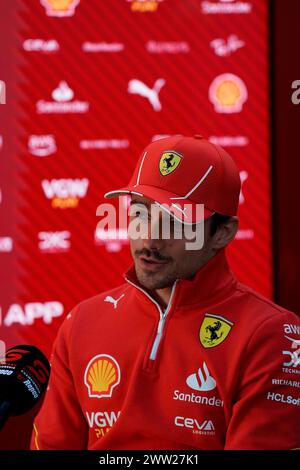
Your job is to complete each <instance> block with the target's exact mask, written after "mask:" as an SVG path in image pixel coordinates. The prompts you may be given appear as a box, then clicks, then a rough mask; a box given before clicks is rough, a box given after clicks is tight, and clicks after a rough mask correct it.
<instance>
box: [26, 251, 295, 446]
mask: <svg viewBox="0 0 300 470" xmlns="http://www.w3.org/2000/svg"><path fill="white" fill-rule="evenodd" d="M125 279H126V283H125V284H123V285H121V286H120V287H118V288H115V289H113V290H111V291H109V292H105V293H103V294H100V295H98V296H96V297H94V298H92V299H89V300H87V301H84V302H82V303H81V304H80V305H79V306H77V307H75V308H74V310H73V311H72V312H71V313H70V314H69V315H68V317H67V318H66V320H65V321H64V323H63V325H62V327H61V329H60V331H59V333H58V336H57V339H56V342H55V344H54V349H53V355H52V374H51V379H50V387H49V390H48V392H47V395H46V398H45V402H44V404H43V407H42V409H41V411H40V413H39V415H38V417H37V419H36V421H35V424H34V432H33V436H32V448H35V449H94V450H95V449H291V448H296V447H299V446H300V428H299V419H300V399H299V388H300V321H299V318H298V317H297V316H296V315H295V314H293V313H291V312H288V311H286V310H285V309H283V308H281V307H279V306H278V305H275V304H274V303H272V302H271V301H269V300H267V299H265V298H264V297H262V296H260V295H259V294H257V293H255V292H254V291H252V290H251V289H250V288H248V287H246V286H244V285H242V284H240V283H239V282H238V281H237V280H236V278H235V277H234V275H233V274H232V272H231V271H230V269H229V267H228V264H227V260H226V256H225V253H224V251H221V252H219V253H218V254H217V255H216V256H215V257H214V258H212V259H211V260H210V261H209V262H208V263H207V264H206V265H205V266H204V267H203V268H202V269H200V270H199V271H198V272H197V273H196V274H195V276H194V278H193V279H191V280H187V279H182V280H177V281H176V282H175V284H174V285H173V288H172V293H171V297H170V301H169V304H168V306H167V308H166V309H165V311H162V309H161V307H160V306H159V305H158V304H157V303H156V302H155V300H154V299H153V298H152V297H151V296H150V294H149V293H148V292H147V291H146V290H144V289H143V287H142V286H141V285H140V284H139V282H138V280H137V278H136V275H135V269H134V266H132V267H131V268H130V269H129V270H128V271H127V273H126V274H125Z"/></svg>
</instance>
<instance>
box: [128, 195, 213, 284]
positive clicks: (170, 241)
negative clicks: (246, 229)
mask: <svg viewBox="0 0 300 470" xmlns="http://www.w3.org/2000/svg"><path fill="white" fill-rule="evenodd" d="M151 205H152V206H153V205H154V206H155V207H156V208H157V207H158V206H157V205H155V204H154V203H153V201H151V200H150V199H147V198H144V197H141V196H134V197H133V198H132V201H131V206H132V208H133V209H134V210H131V215H130V222H132V221H135V220H136V219H139V218H140V219H142V220H143V224H146V225H147V226H148V237H147V238H141V237H140V238H138V239H133V238H130V249H131V254H132V257H133V260H134V263H135V270H136V275H137V278H138V280H139V282H140V283H141V284H142V285H143V286H144V287H145V288H146V289H150V290H151V289H163V288H165V287H171V286H172V285H173V283H174V281H175V280H176V279H178V278H190V277H191V276H193V274H195V272H196V271H198V269H200V267H201V266H203V265H204V264H205V263H206V262H207V261H208V259H209V258H210V257H211V256H212V251H211V244H210V241H211V237H210V236H209V228H210V221H209V220H207V221H205V222H204V244H203V247H202V248H201V249H199V250H189V249H187V248H186V244H187V242H189V240H190V239H189V240H187V238H185V237H184V236H183V237H182V238H180V239H176V236H174V235H175V232H176V230H178V229H179V228H180V227H179V226H178V224H179V223H176V222H175V223H174V222H173V223H172V222H171V230H170V231H171V236H170V237H168V238H165V237H164V236H162V230H161V228H162V225H160V231H159V237H156V238H151V236H150V233H151V229H150V227H151V220H150V219H151V218H150V210H151ZM145 206H147V208H148V214H149V219H148V220H147V219H146V217H145V214H146V213H147V211H145ZM139 207H140V209H141V211H140V210H139ZM152 209H153V207H152ZM155 212H157V211H155V210H154V214H155ZM151 215H153V211H152V212H151ZM161 216H162V214H161V213H160V215H159V216H158V217H157V220H153V217H152V224H153V225H155V224H156V223H159V221H160V224H161V219H162V217H161ZM154 218H155V215H154ZM171 221H172V218H171ZM179 225H180V224H179ZM199 225H200V224H199ZM199 225H198V226H197V227H198V230H201V229H202V230H203V225H202V227H200V226H199ZM192 229H193V230H195V226H193V227H192ZM183 235H184V232H183Z"/></svg>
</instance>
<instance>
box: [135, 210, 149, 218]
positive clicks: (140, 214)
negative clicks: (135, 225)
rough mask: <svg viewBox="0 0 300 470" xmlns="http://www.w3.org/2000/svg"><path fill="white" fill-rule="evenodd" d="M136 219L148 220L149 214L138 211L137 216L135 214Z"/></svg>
mask: <svg viewBox="0 0 300 470" xmlns="http://www.w3.org/2000/svg"><path fill="white" fill-rule="evenodd" d="M134 217H138V218H139V219H141V220H147V218H148V214H147V212H142V211H136V212H135V214H134Z"/></svg>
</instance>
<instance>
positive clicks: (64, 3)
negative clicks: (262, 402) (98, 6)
mask: <svg viewBox="0 0 300 470" xmlns="http://www.w3.org/2000/svg"><path fill="white" fill-rule="evenodd" d="M40 2H41V4H42V5H43V7H45V10H46V15H48V16H56V17H60V18H62V17H64V16H73V15H74V14H75V8H76V7H77V5H78V4H79V3H80V0H40Z"/></svg>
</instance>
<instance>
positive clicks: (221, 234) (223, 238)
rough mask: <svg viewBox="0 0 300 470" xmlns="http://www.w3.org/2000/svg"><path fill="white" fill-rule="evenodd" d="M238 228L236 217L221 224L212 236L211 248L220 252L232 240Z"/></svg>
mask: <svg viewBox="0 0 300 470" xmlns="http://www.w3.org/2000/svg"><path fill="white" fill-rule="evenodd" d="M238 228H239V218H238V217H237V216H232V217H230V218H229V219H228V220H227V221H226V222H222V223H221V224H220V225H219V227H218V229H217V231H216V233H215V234H214V236H213V248H215V249H216V250H220V249H221V248H224V247H225V246H227V245H228V244H229V243H230V242H231V241H232V240H233V239H234V237H235V235H236V232H237V231H238Z"/></svg>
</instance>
